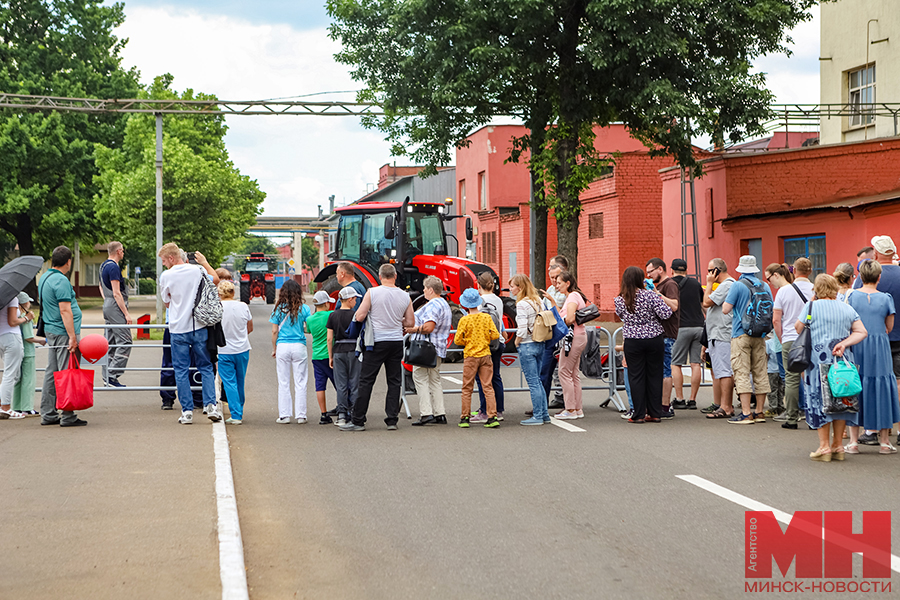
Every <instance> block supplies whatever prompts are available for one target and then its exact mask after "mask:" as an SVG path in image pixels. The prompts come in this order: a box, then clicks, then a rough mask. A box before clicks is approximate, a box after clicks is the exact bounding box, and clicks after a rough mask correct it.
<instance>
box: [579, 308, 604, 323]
mask: <svg viewBox="0 0 900 600" xmlns="http://www.w3.org/2000/svg"><path fill="white" fill-rule="evenodd" d="M599 318H600V309H599V308H597V305H596V304H588V305H587V306H585V307H584V308H579V309H578V310H576V311H575V322H576V323H578V324H579V325H584V324H585V323H589V322H591V321H595V320H597V319H599Z"/></svg>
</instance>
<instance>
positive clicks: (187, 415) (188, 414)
mask: <svg viewBox="0 0 900 600" xmlns="http://www.w3.org/2000/svg"><path fill="white" fill-rule="evenodd" d="M178 422H179V423H181V424H182V425H190V424H191V423H193V422H194V413H193V412H192V411H190V410H186V411H184V412H183V413H181V416H180V417H179V418H178Z"/></svg>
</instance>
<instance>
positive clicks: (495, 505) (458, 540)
mask: <svg viewBox="0 0 900 600" xmlns="http://www.w3.org/2000/svg"><path fill="white" fill-rule="evenodd" d="M251 310H252V312H253V315H254V318H255V325H256V327H257V329H256V331H255V332H254V333H253V334H252V337H251V341H252V343H253V346H254V350H253V351H252V353H251V359H250V370H249V374H248V385H247V390H248V400H247V406H246V407H245V420H244V424H243V425H241V426H237V427H229V428H228V436H229V441H230V444H231V457H232V463H233V471H234V480H235V488H236V494H237V505H238V511H239V515H240V522H241V529H242V535H243V541H244V553H245V563H246V567H247V578H248V584H249V588H250V597H251V598H254V599H263V598H266V599H268V598H272V599H280V598H294V597H295V598H515V597H522V598H734V597H738V596H740V595H743V594H744V582H745V579H744V511H745V510H746V509H745V508H744V507H742V506H740V505H738V504H736V503H734V502H731V501H729V500H726V499H724V498H722V497H720V496H717V495H715V494H713V493H710V492H709V491H706V490H705V489H701V488H700V487H697V486H695V485H692V484H691V483H688V482H686V481H684V480H682V479H680V478H679V477H678V476H683V475H695V476H698V477H701V478H703V479H705V480H708V481H710V482H712V483H715V484H718V485H719V486H723V487H724V488H727V489H728V490H732V491H733V492H736V493H738V494H742V495H743V496H746V497H749V498H751V499H752V500H755V501H758V502H761V503H763V504H766V505H768V506H771V507H774V508H776V509H778V510H781V511H785V512H787V513H793V512H794V511H797V510H848V511H854V521H855V522H856V523H857V525H856V526H857V531H858V530H859V528H861V511H863V510H888V511H892V510H894V509H895V508H897V507H898V501H897V499H896V493H897V492H896V481H897V472H898V467H900V462H898V461H900V455H894V456H880V455H878V453H877V448H871V447H866V448H864V449H863V452H864V454H862V455H859V456H852V457H848V459H847V460H846V461H845V462H843V463H837V462H835V463H828V464H823V463H813V462H811V461H810V460H809V459H808V458H807V455H808V453H809V452H810V451H811V450H813V449H814V448H815V446H816V437H815V433H814V432H811V431H809V430H807V429H805V428H804V427H801V429H800V430H798V431H786V430H783V429H781V428H780V427H779V425H778V424H776V423H773V422H769V423H766V424H757V425H753V426H744V427H735V426H733V425H729V424H727V423H726V422H724V421H713V422H710V421H707V420H706V419H704V418H703V415H701V414H700V413H699V411H687V412H679V413H678V416H677V417H676V419H675V420H673V421H670V422H664V423H662V424H658V425H654V424H645V425H629V424H628V423H626V422H625V421H623V420H621V419H619V417H618V414H617V413H615V412H614V411H612V410H609V409H601V408H599V407H598V405H599V403H600V402H601V401H602V400H605V399H606V394H605V393H603V392H586V393H585V413H586V418H585V419H582V420H579V421H577V422H574V424H575V425H577V426H578V427H579V428H582V429H584V431H583V432H572V431H568V430H565V429H562V428H560V427H556V426H543V427H527V428H526V427H520V426H519V425H518V419H519V418H520V416H521V415H523V413H524V411H525V410H526V409H527V408H528V407H530V402H529V400H528V397H527V394H522V393H517V394H510V395H509V396H508V398H507V411H506V417H507V418H506V420H505V421H504V422H503V423H502V424H501V427H499V428H498V429H493V430H490V429H484V428H482V427H477V426H473V427H472V428H470V429H468V430H461V429H459V428H457V427H456V426H455V425H453V424H451V425H447V426H431V427H427V428H414V427H411V426H410V421H408V420H406V419H402V418H401V420H400V424H399V425H400V428H399V430H398V431H387V430H386V429H385V426H384V424H383V422H382V421H381V419H382V418H383V402H382V399H383V396H384V391H385V386H384V385H383V382H379V385H377V386H376V390H375V393H374V394H373V400H372V403H371V405H370V412H369V425H368V429H367V431H365V432H359V433H348V432H340V431H338V429H337V428H336V427H334V426H326V425H322V426H320V425H317V424H316V421H317V417H318V414H317V410H316V408H315V406H316V404H315V396H314V393H313V391H312V381H310V390H309V404H310V407H311V411H310V423H308V424H306V425H297V424H296V423H291V424H289V425H279V424H276V423H275V419H276V417H277V416H278V415H277V408H276V382H275V368H274V359H273V358H272V357H271V355H270V354H271V348H270V341H269V340H270V330H269V329H268V327H267V326H266V324H265V321H266V318H267V316H268V308H267V307H266V306H264V305H257V304H254V305H251ZM144 352H147V353H150V354H148V355H145V356H147V358H144V359H143V360H140V359H138V358H137V356H138V353H137V352H136V353H135V355H134V356H135V359H133V361H134V364H135V366H139V365H142V364H147V365H151V366H152V365H154V364H158V363H156V362H155V360H156V359H154V358H153V356H156V355H154V354H152V352H153V351H151V350H145V351H144ZM456 368H458V365H449V366H448V367H447V369H448V370H450V369H456ZM451 376H452V375H451ZM504 376H505V377H504V378H505V379H507V380H508V381H510V380H511V381H518V373H517V372H516V371H515V370H511V369H507V370H506V372H504ZM148 377H149V378H150V379H152V374H133V375H131V374H130V375H129V376H128V377H127V378H125V377H123V381H126V382H134V383H135V384H137V383H138V382H139V381H145V380H147V378H148ZM310 379H312V378H310ZM447 385H448V387H458V385H456V384H454V383H451V382H449V381H448V383H447ZM107 396H108V395H104V396H99V395H98V402H97V406H95V408H94V409H92V410H91V411H89V412H88V413H86V415H85V418H87V419H88V420H89V421H90V425H89V426H88V427H86V428H80V429H77V430H72V429H69V430H62V429H57V428H52V429H53V430H52V431H47V429H48V428H46V427H40V426H38V424H37V420H34V419H28V420H26V421H25V422H17V423H11V422H3V423H0V451H2V452H3V456H4V458H5V460H4V461H3V462H2V466H0V477H2V481H3V482H4V485H3V487H2V490H0V503H2V506H3V507H4V508H5V509H6V510H5V513H6V516H7V519H6V520H5V521H4V522H3V525H2V526H0V531H2V536H0V557H2V563H0V565H2V568H3V569H4V575H3V576H2V577H0V598H24V597H28V598H32V597H33V598H63V597H72V598H121V597H148V598H150V597H167V598H201V597H214V596H219V595H221V588H220V586H219V580H218V555H217V549H216V531H215V519H216V509H215V494H214V488H213V485H214V481H213V480H214V475H213V471H212V439H211V435H210V431H209V425H208V424H206V423H205V422H203V420H202V419H198V420H197V421H198V422H197V423H196V424H195V425H192V426H191V427H184V426H178V425H177V424H176V423H175V418H176V416H177V414H176V413H173V412H162V411H160V410H159V406H158V405H159V402H158V399H157V397H156V395H155V394H153V393H130V394H128V393H126V394H122V395H117V396H116V397H115V399H113V398H111V397H110V398H109V399H108V400H107ZM109 396H111V395H109ZM710 396H711V393H710V392H709V391H708V390H707V389H704V390H703V391H702V392H701V396H700V402H699V404H701V405H705V404H707V403H708V402H709V399H710ZM328 399H329V401H328V405H329V407H331V406H333V405H334V395H333V391H332V390H331V389H329V392H328ZM411 400H412V404H413V413H414V416H417V415H418V411H417V401H416V398H415V397H412V398H411ZM447 408H448V418H449V419H450V420H451V422H453V421H455V420H457V419H458V416H459V396H458V395H449V396H447ZM897 532H898V530H897V527H896V525H894V526H893V528H892V540H893V542H894V544H893V546H894V550H893V552H894V553H895V554H898V552H897V549H900V544H898V543H897V542H898V540H900V536H898V533H897ZM855 563H856V564H855V569H856V570H855V573H857V579H860V577H861V575H860V573H861V569H860V564H861V561H860V560H859V559H858V558H857V559H856V560H855ZM895 575H896V573H895ZM892 583H893V590H894V593H893V594H891V595H879V594H872V593H868V594H852V595H849V596H848V597H860V596H862V597H866V598H877V597H896V590H898V589H900V587H898V586H900V582H898V580H897V578H896V576H895V578H894V579H893V580H892ZM785 595H787V594H785ZM767 596H768V594H767ZM772 596H775V597H778V596H779V594H772ZM791 596H793V597H805V598H812V597H828V598H835V597H842V596H841V595H840V594H834V593H832V594H814V593H812V594H799V595H798V594H791Z"/></svg>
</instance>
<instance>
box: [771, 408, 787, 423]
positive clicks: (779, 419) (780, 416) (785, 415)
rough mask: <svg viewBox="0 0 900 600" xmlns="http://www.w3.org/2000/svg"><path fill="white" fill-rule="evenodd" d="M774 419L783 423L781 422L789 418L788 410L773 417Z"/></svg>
mask: <svg viewBox="0 0 900 600" xmlns="http://www.w3.org/2000/svg"><path fill="white" fill-rule="evenodd" d="M772 420H773V421H776V422H778V423H781V422H783V421H787V420H788V416H787V411H784V412H782V413H780V414H779V415H778V416H776V417H773V418H772Z"/></svg>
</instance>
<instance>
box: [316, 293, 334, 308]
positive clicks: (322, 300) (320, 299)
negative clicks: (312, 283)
mask: <svg viewBox="0 0 900 600" xmlns="http://www.w3.org/2000/svg"><path fill="white" fill-rule="evenodd" d="M331 302H334V300H332V299H331V296H329V295H328V292H323V291H321V290H319V291H318V292H316V295H315V296H313V304H315V305H316V306H319V305H320V304H329V303H331Z"/></svg>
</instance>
